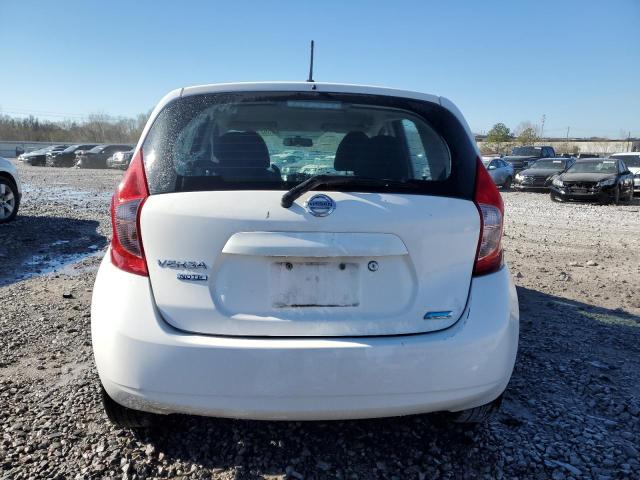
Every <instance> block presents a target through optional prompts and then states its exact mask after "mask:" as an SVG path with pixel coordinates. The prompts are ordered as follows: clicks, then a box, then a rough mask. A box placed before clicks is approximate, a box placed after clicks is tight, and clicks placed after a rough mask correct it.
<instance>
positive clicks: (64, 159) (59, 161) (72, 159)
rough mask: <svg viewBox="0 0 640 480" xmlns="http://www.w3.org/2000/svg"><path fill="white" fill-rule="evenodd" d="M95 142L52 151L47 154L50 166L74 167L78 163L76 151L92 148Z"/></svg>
mask: <svg viewBox="0 0 640 480" xmlns="http://www.w3.org/2000/svg"><path fill="white" fill-rule="evenodd" d="M95 146H96V144H95V143H93V144H91V143H89V144H79V145H70V146H68V147H67V148H65V149H64V150H61V151H51V152H48V153H47V155H46V158H47V160H46V163H47V166H48V167H73V166H74V165H75V164H76V153H77V152H78V151H81V150H91V149H92V148H94V147H95Z"/></svg>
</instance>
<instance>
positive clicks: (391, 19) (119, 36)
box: [0, 0, 640, 138]
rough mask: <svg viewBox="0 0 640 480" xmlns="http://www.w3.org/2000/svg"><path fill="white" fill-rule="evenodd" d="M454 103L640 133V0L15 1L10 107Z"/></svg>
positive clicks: (488, 121) (3, 10) (4, 96)
mask: <svg viewBox="0 0 640 480" xmlns="http://www.w3.org/2000/svg"><path fill="white" fill-rule="evenodd" d="M312 38H313V39H314V40H315V41H316V63H315V72H316V74H315V77H316V80H318V81H334V82H345V83H365V84H374V85H385V86H391V87H397V88H404V89H411V90H418V91H423V92H428V93H435V94H439V95H443V96H446V97H449V98H451V99H452V100H453V101H454V102H455V103H456V104H457V105H458V106H459V107H460V109H461V110H462V111H463V113H464V114H465V116H466V117H467V120H468V121H469V123H470V125H471V127H472V129H473V130H474V131H476V132H481V131H483V130H484V131H486V130H487V129H489V128H490V127H491V125H493V124H494V123H496V122H498V121H502V122H504V123H506V124H507V125H508V126H509V127H511V128H514V127H516V126H517V125H518V123H520V122H521V121H525V120H530V121H532V122H534V123H539V122H540V119H541V117H542V115H543V114H544V115H546V123H545V133H547V134H549V135H557V136H563V135H564V134H565V133H566V128H567V127H568V126H570V127H571V131H570V135H571V136H588V135H607V136H610V137H614V138H615V137H619V136H620V135H621V131H625V132H626V131H629V130H630V131H631V133H632V135H635V136H640V0H608V1H606V2H605V1H600V0H521V1H516V0H513V1H507V0H484V1H480V0H478V1H471V0H469V1H463V0H457V1H456V0H452V1H446V2H445V1H386V2H362V1H347V0H342V1H330V0H323V1H320V2H319V1H316V2H303V1H300V0H298V1H280V2H275V1H268V0H263V1H255V2H248V1H226V2H216V1H195V0H193V1H192V0H185V1H172V2H168V1H120V0H109V1H97V0H95V1H94V0H68V1H67V0H57V1H32V0H0V67H1V69H0V71H1V72H2V73H0V112H2V113H6V114H11V115H24V114H28V113H33V114H34V115H37V116H41V117H47V118H50V119H60V118H64V117H67V118H79V116H82V115H86V114H87V113H92V112H104V113H108V114H111V115H126V116H129V115H135V114H137V113H139V112H144V111H147V110H149V109H150V108H152V107H153V106H154V105H155V103H156V102H157V101H158V100H159V99H160V98H161V97H162V96H163V95H164V94H165V93H166V92H167V91H169V90H172V89H173V88H177V87H180V86H185V85H194V84H203V83H217V82H230V81H252V80H304V79H305V78H306V75H307V69H308V42H309V40H310V39H312Z"/></svg>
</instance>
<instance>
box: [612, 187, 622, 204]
mask: <svg viewBox="0 0 640 480" xmlns="http://www.w3.org/2000/svg"><path fill="white" fill-rule="evenodd" d="M613 204H614V205H619V204H620V186H619V185H618V186H617V187H616V189H615V191H614V193H613Z"/></svg>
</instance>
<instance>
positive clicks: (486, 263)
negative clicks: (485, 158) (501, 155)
mask: <svg viewBox="0 0 640 480" xmlns="http://www.w3.org/2000/svg"><path fill="white" fill-rule="evenodd" d="M474 201H475V204H476V207H478V213H479V214H480V239H479V240H478V251H477V253H476V261H475V265H474V267H473V274H474V275H485V274H487V273H492V272H495V271H496V270H499V269H500V267H501V266H502V229H503V222H504V204H503V202H502V197H501V196H500V192H499V191H498V187H496V184H495V183H494V182H493V179H492V178H491V176H490V175H489V172H488V171H487V169H486V168H485V167H484V165H483V164H482V160H480V158H478V160H477V166H476V192H475V196H474Z"/></svg>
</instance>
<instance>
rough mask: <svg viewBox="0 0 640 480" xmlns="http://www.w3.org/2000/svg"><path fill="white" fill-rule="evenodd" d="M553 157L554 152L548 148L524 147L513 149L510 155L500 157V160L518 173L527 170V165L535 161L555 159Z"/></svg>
mask: <svg viewBox="0 0 640 480" xmlns="http://www.w3.org/2000/svg"><path fill="white" fill-rule="evenodd" d="M555 156H556V151H555V150H554V149H553V147H550V146H543V147H533V146H524V147H513V149H512V150H511V154H510V155H506V156H504V157H502V159H503V160H504V161H505V162H507V163H510V164H511V165H512V166H513V169H514V170H515V171H516V172H519V171H520V170H524V169H525V168H528V167H529V165H532V164H533V162H535V161H536V160H539V159H541V158H555Z"/></svg>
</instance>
